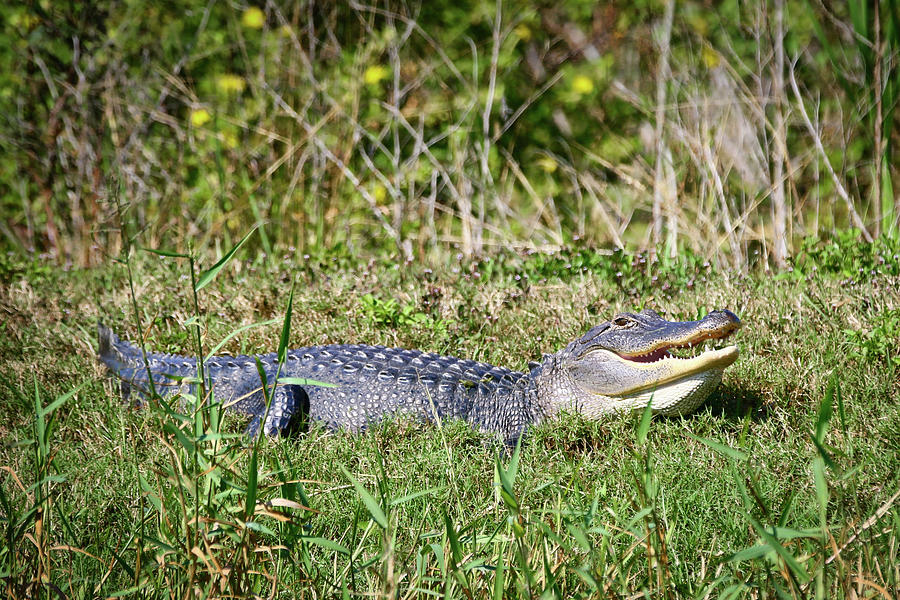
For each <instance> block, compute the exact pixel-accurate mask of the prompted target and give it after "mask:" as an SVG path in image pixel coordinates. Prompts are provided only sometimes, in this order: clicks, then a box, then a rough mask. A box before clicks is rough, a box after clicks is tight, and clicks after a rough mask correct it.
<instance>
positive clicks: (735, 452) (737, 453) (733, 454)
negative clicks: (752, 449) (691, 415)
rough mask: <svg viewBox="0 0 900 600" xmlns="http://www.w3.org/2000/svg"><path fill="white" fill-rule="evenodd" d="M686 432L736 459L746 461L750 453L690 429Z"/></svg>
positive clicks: (702, 442) (720, 452)
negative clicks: (707, 437) (700, 435)
mask: <svg viewBox="0 0 900 600" xmlns="http://www.w3.org/2000/svg"><path fill="white" fill-rule="evenodd" d="M685 433H687V434H688V436H690V437H692V438H694V439H695V440H697V441H698V442H700V443H701V444H705V445H706V446H709V447H710V448H712V449H713V450H715V451H716V452H718V453H719V454H722V455H724V456H727V457H729V458H733V459H734V460H736V461H739V462H744V461H746V460H747V458H748V455H747V453H746V452H741V451H740V450H736V449H734V448H732V447H731V446H726V445H725V444H720V443H719V442H714V441H712V440H709V439H706V438H702V437H699V436H696V435H694V434H693V433H691V432H689V431H687V432H685Z"/></svg>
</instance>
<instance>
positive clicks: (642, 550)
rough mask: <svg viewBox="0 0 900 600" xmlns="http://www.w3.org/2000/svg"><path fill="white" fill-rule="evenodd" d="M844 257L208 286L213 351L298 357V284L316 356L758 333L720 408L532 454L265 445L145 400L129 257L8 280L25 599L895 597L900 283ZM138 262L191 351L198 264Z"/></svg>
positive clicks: (519, 360)
mask: <svg viewBox="0 0 900 600" xmlns="http://www.w3.org/2000/svg"><path fill="white" fill-rule="evenodd" d="M826 254H827V253H825V254H823V253H820V254H818V255H810V256H812V258H811V259H810V260H816V261H818V262H817V263H816V264H818V265H819V267H820V268H818V269H816V270H812V269H811V268H810V267H811V266H812V263H806V265H805V266H804V268H803V269H802V273H799V272H798V271H800V269H798V270H797V271H795V273H794V274H790V275H789V276H784V277H775V278H773V277H770V276H766V275H762V274H759V275H754V276H750V277H740V278H738V277H732V276H729V275H727V274H723V273H717V272H715V271H713V270H710V269H708V268H707V267H705V266H704V265H702V264H699V263H698V264H692V265H690V264H689V265H687V266H685V265H674V266H669V267H660V266H658V265H656V266H647V264H646V263H641V262H640V260H639V259H634V257H628V260H627V261H624V260H622V259H620V258H616V257H607V258H597V257H596V256H594V255H592V254H591V253H590V252H581V251H579V253H578V256H580V258H579V259H578V260H580V261H581V262H580V263H577V264H576V268H569V267H567V265H570V264H572V261H571V260H569V259H570V258H572V257H571V256H570V257H568V258H567V257H563V258H562V259H560V258H547V257H540V256H539V257H515V256H512V255H508V256H502V255H498V257H496V258H494V259H492V260H490V261H481V262H472V263H469V262H464V263H463V264H459V263H458V262H457V261H455V260H452V259H451V258H450V257H448V258H447V259H446V263H445V264H438V265H432V270H428V269H425V268H423V267H421V266H419V265H402V266H400V267H395V266H394V265H393V264H392V262H391V261H390V260H387V259H380V260H374V261H372V262H370V263H369V264H367V265H363V266H355V265H356V264H359V263H354V262H353V261H348V260H345V259H343V258H340V257H339V256H327V255H323V256H322V257H319V258H316V259H309V260H308V261H306V262H303V263H301V264H294V262H293V260H292V259H290V258H288V259H286V260H285V261H283V262H281V261H264V260H258V261H253V262H236V261H233V262H231V263H228V264H227V265H225V267H224V268H223V270H222V271H221V273H220V274H219V276H218V277H217V278H216V279H214V280H212V281H210V282H209V283H208V284H207V285H206V287H204V288H203V289H202V290H201V291H200V293H199V305H200V310H201V313H202V314H201V317H200V320H199V323H200V331H201V335H202V342H203V347H204V349H205V351H208V350H209V349H210V348H212V347H213V346H214V345H216V344H217V343H218V342H219V341H220V340H222V339H224V338H225V337H226V336H228V335H229V334H230V333H232V332H234V331H236V330H238V329H239V328H241V327H243V326H246V325H250V324H253V323H265V324H263V325H261V326H259V327H250V328H247V329H244V330H242V331H240V332H239V333H238V334H237V335H235V336H233V337H232V338H231V339H230V340H228V342H227V343H226V344H225V345H224V347H223V351H227V352H231V353H255V352H268V351H273V350H276V349H277V348H278V347H279V342H280V340H281V337H282V331H283V328H282V318H283V316H284V314H285V311H286V310H287V306H288V293H289V290H290V289H291V281H295V283H296V287H295V290H294V296H293V302H292V319H291V329H290V331H291V336H290V344H291V345H292V346H302V345H310V344H320V343H325V342H361V343H380V344H388V345H400V346H406V347H416V348H421V349H425V350H431V351H436V352H441V353H450V354H455V355H459V356H465V357H471V358H477V359H479V360H485V361H490V362H493V363H497V364H503V365H507V366H510V367H514V368H519V369H523V368H525V367H526V364H527V362H528V361H529V360H534V359H536V358H539V357H540V355H541V353H542V352H550V351H554V350H556V349H557V348H559V347H560V346H561V345H563V344H565V343H567V342H568V341H570V340H571V339H572V338H574V337H575V336H577V335H580V334H581V333H582V332H584V331H585V330H587V329H588V328H589V327H590V326H592V325H593V324H596V323H597V322H599V321H600V320H602V319H604V318H606V317H608V316H609V315H611V314H612V313H613V312H615V311H617V310H621V309H633V308H637V307H647V306H650V307H654V308H655V309H657V310H659V311H660V312H662V313H663V314H665V315H667V316H669V317H670V318H685V317H694V316H695V315H697V314H699V313H703V312H706V311H707V310H711V309H713V308H717V307H727V308H730V309H732V310H734V311H735V312H737V313H738V314H739V315H740V316H741V317H742V319H743V320H744V323H745V328H744V329H743V330H742V331H741V332H740V333H739V336H738V338H737V340H738V343H739V344H740V346H741V349H742V356H741V358H740V360H739V361H738V362H737V363H736V364H735V365H734V366H733V367H732V368H730V369H729V370H728V371H727V372H726V376H725V381H724V384H723V386H722V387H721V389H720V390H719V392H717V393H716V394H715V396H714V397H713V398H712V399H711V400H710V401H709V402H708V403H707V404H706V405H705V406H704V407H703V408H702V409H701V410H700V411H699V412H698V413H697V414H695V415H692V416H690V417H686V418H670V419H664V418H658V419H652V420H649V421H648V420H644V419H642V415H641V414H635V415H630V416H627V417H617V418H609V419H605V420H602V421H597V422H588V421H585V420H583V419H579V418H577V417H574V416H571V417H567V418H565V419H563V420H561V421H559V422H554V423H548V424H545V425H543V426H540V427H538V428H536V429H535V430H534V431H532V432H531V434H530V435H529V436H528V437H527V439H526V441H525V443H524V444H523V446H522V447H521V448H520V449H519V450H518V451H517V452H514V453H511V454H509V453H503V452H502V451H501V449H500V448H499V447H498V446H497V445H496V444H495V443H494V442H493V441H492V440H490V439H487V438H484V437H482V436H480V435H479V434H477V433H474V432H472V431H471V430H470V429H469V428H468V427H466V426H465V425H464V424H461V423H448V424H445V425H444V426H443V427H441V428H438V427H436V426H425V427H419V426H417V425H413V424H411V423H406V422H402V421H400V422H392V423H386V424H384V425H383V426H380V427H377V428H375V429H374V430H373V431H371V432H370V433H368V434H366V435H362V436H352V435H348V434H342V433H338V434H331V433H327V432H325V431H322V430H319V429H317V428H313V429H312V430H311V431H309V432H307V433H304V434H301V435H300V436H299V437H297V438H293V439H287V440H281V441H271V440H262V442H261V444H260V445H259V448H258V452H255V451H254V445H253V444H251V443H249V442H248V441H247V440H245V439H244V438H242V437H241V436H239V435H238V433H239V432H240V431H241V429H242V427H243V425H244V423H243V422H242V421H241V420H240V419H239V418H236V417H231V416H227V415H226V416H225V418H224V422H223V423H222V425H221V427H220V426H219V414H218V413H217V411H216V410H215V409H205V410H202V411H197V412H196V413H194V412H192V411H190V410H188V411H187V414H184V415H182V414H179V411H178V410H175V409H177V408H178V404H177V403H176V404H175V406H174V407H172V408H173V409H172V410H170V409H169V408H167V407H165V406H155V407H150V408H149V409H147V410H133V409H131V408H130V407H128V406H124V405H123V403H122V401H121V400H120V399H119V397H118V396H117V394H116V393H115V391H114V389H113V386H112V385H111V384H110V383H109V382H108V381H107V379H106V377H105V374H104V371H103V368H102V366H101V365H100V364H99V363H97V361H96V360H95V359H94V352H95V349H96V340H95V337H96V334H95V325H96V321H97V320H98V319H102V320H103V321H104V322H106V323H107V324H109V325H111V326H113V328H114V329H115V330H116V331H117V332H119V333H120V334H122V335H126V336H127V337H130V338H132V339H135V338H136V333H135V329H134V325H133V323H134V316H133V314H132V313H131V309H130V308H129V307H130V306H131V300H130V297H129V293H128V289H129V285H128V280H127V277H126V274H125V269H124V268H123V267H122V266H121V265H110V266H107V267H104V268H100V269H94V270H90V271H72V272H66V271H62V270H57V269H46V268H42V267H40V266H38V265H23V264H15V265H13V264H8V265H5V266H4V277H3V280H2V281H3V283H2V285H0V310H2V312H3V314H4V319H3V323H2V325H0V331H2V335H0V395H2V397H3V398H4V402H2V403H0V434H2V439H3V445H2V448H0V466H2V467H3V470H2V471H0V482H2V487H0V490H2V496H0V528H2V539H3V542H0V573H2V576H3V578H4V585H5V587H6V594H7V595H8V596H9V597H24V596H32V597H38V596H40V597H59V594H58V593H57V590H58V591H59V592H61V593H62V594H64V595H65V596H66V597H69V598H92V597H106V596H113V595H125V596H128V597H178V598H183V597H186V596H189V595H196V596H197V597H220V596H240V597H247V596H250V595H258V596H261V597H271V596H278V597H304V598H305V597H309V598H313V597H316V598H321V597H332V596H333V597H350V598H353V597H368V595H371V594H374V595H375V596H377V597H399V598H407V597H423V598H425V597H453V598H457V597H458V598H482V597H491V596H492V597H495V598H500V597H509V598H518V597H523V598H525V597H561V598H571V597H608V596H610V597H634V596H641V595H644V596H646V597H691V598H693V597H735V598H769V597H788V598H790V597H796V598H825V597H851V596H855V597H863V598H869V597H872V598H874V597H886V598H889V597H895V596H896V594H897V593H898V591H900V573H898V571H897V567H896V564H898V561H897V553H898V551H900V536H898V533H897V531H898V526H900V508H898V506H900V503H898V502H897V500H898V499H897V496H896V492H897V491H898V490H900V476H898V473H900V459H898V456H900V453H898V451H900V393H898V377H897V370H896V360H895V359H896V356H897V355H898V351H900V348H898V340H897V337H896V335H895V334H896V331H897V325H896V322H897V310H898V308H900V292H898V287H897V278H896V277H897V275H896V273H893V272H890V270H887V271H886V270H884V269H881V270H879V269H876V268H873V269H872V273H871V274H870V275H869V276H867V277H865V278H863V277H858V278H857V279H856V280H855V281H849V280H848V279H847V277H846V276H844V274H843V273H842V272H841V270H840V269H830V268H829V267H828V265H829V264H831V263H829V262H828V261H829V258H828V256H831V255H826ZM832 254H833V255H834V256H839V257H840V260H842V261H846V260H848V259H847V256H848V254H847V253H841V252H833V253H832ZM576 258H577V257H576ZM615 261H619V262H615ZM626 263H627V264H628V265H632V267H629V268H632V270H627V269H623V268H622V266H621V265H625V264H626ZM876 263H877V261H876ZM273 265H274V266H273ZM851 266H852V265H851ZM132 268H133V272H134V278H135V281H134V284H135V293H136V299H137V305H138V310H139V312H140V318H141V322H142V324H143V327H144V328H145V330H146V332H147V338H146V341H147V346H148V348H152V349H155V350H160V351H166V352H182V353H184V352H187V353H190V352H192V351H194V349H195V348H196V337H195V336H196V329H195V328H193V327H192V326H185V323H189V322H191V321H190V319H192V318H193V317H194V316H195V315H194V310H193V305H194V296H193V291H192V288H191V285H190V282H191V277H190V273H189V271H188V267H187V264H186V262H184V261H182V262H179V261H177V260H173V259H166V258H160V257H157V256H147V255H145V256H138V257H137V258H136V260H135V261H134V263H133V265H132ZM848 268H850V267H848ZM648 269H650V270H649V271H648ZM652 269H656V271H653V270H652ZM620 272H621V273H622V274H623V277H627V278H628V280H627V282H625V283H624V284H623V282H622V281H621V279H622V278H619V277H617V274H618V273H620ZM653 277H656V279H655V280H654V279H653ZM660 282H667V283H668V284H669V285H668V286H667V288H666V289H665V291H663V289H662V288H663V286H662V284H661V283H660ZM689 283H690V285H688V284H689ZM254 465H256V467H257V468H255V469H254V468H253V466H254ZM197 517H199V519H198V518H197ZM837 549H840V550H841V551H840V552H839V553H837V556H836V557H835V558H833V559H832V557H833V556H834V555H835V554H836V550H837ZM829 559H831V560H829Z"/></svg>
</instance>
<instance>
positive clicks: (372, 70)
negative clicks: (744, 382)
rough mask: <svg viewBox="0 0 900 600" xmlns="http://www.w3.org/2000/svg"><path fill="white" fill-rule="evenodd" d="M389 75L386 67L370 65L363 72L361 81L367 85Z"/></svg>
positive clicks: (373, 83)
mask: <svg viewBox="0 0 900 600" xmlns="http://www.w3.org/2000/svg"><path fill="white" fill-rule="evenodd" d="M388 75H390V73H389V72H388V70H387V68H386V67H384V66H382V65H372V66H371V67H369V68H368V69H366V71H365V72H364V73H363V81H365V82H366V84H367V85H376V84H377V83H378V82H380V81H381V80H382V79H384V78H385V77H387V76H388Z"/></svg>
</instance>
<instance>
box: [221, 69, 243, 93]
mask: <svg viewBox="0 0 900 600" xmlns="http://www.w3.org/2000/svg"><path fill="white" fill-rule="evenodd" d="M216 84H217V85H218V86H219V89H220V90H222V91H223V92H225V93H226V94H228V93H231V92H234V93H236V94H240V93H241V92H243V91H244V88H245V87H247V82H246V81H244V78H243V77H241V76H239V75H234V74H232V73H226V74H225V75H219V78H218V79H217V80H216Z"/></svg>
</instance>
